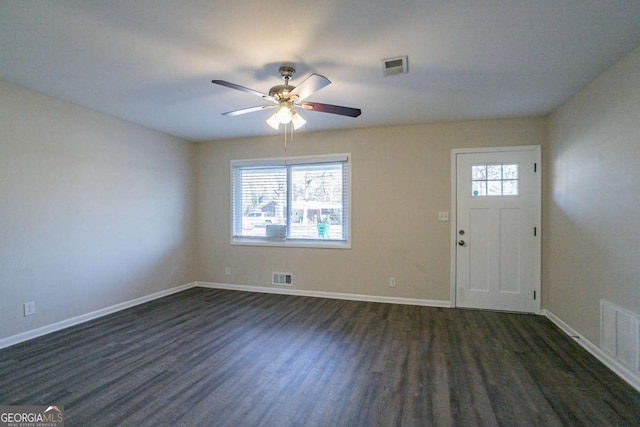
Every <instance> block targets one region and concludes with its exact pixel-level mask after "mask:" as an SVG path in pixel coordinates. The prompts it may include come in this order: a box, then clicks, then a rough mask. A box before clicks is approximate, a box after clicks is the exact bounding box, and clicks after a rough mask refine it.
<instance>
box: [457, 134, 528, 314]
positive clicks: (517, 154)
mask: <svg viewBox="0 0 640 427" xmlns="http://www.w3.org/2000/svg"><path fill="white" fill-rule="evenodd" d="M453 155H454V156H455V163H454V165H455V175H454V179H455V191H456V195H455V200H456V207H455V211H456V218H455V231H454V233H455V248H456V249H455V300H456V306H459V307H471V308H483V309H493V310H507V311H520V312H537V311H538V310H539V308H540V303H539V294H540V290H539V287H540V231H541V230H540V199H541V180H540V147H539V146H535V147H531V146H527V147H509V148H501V149H495V151H491V149H487V150H481V151H476V152H469V151H465V152H461V151H457V150H454V153H453Z"/></svg>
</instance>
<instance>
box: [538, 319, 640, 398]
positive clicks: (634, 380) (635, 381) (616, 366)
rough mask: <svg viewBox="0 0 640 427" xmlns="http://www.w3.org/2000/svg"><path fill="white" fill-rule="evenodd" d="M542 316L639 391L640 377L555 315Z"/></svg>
mask: <svg viewBox="0 0 640 427" xmlns="http://www.w3.org/2000/svg"><path fill="white" fill-rule="evenodd" d="M542 315H543V316H546V317H547V318H548V319H549V320H551V321H552V322H553V323H555V324H556V326H558V327H559V328H560V329H562V331H563V332H564V333H566V334H567V335H569V336H570V337H572V338H574V339H575V341H576V342H577V343H578V344H580V345H581V346H582V347H583V348H584V349H585V350H587V351H588V352H589V353H591V354H592V355H593V356H594V357H595V358H596V359H598V360H599V361H600V362H602V363H603V364H604V365H605V366H606V367H608V368H609V369H611V370H612V371H613V372H615V373H616V374H617V375H618V376H619V377H620V378H622V379H623V380H625V381H626V382H627V383H629V385H630V386H631V387H633V388H635V389H636V390H638V391H640V377H639V376H638V375H636V374H634V373H633V372H631V371H630V370H629V369H627V368H626V367H625V366H622V365H621V364H620V363H618V361H616V360H615V359H613V358H612V357H611V356H609V355H608V354H607V353H605V352H604V351H602V349H600V347H598V346H597V345H595V344H594V343H592V342H591V341H589V340H588V339H587V338H585V337H583V336H582V335H581V334H579V333H578V332H577V331H576V330H575V329H573V328H572V327H571V326H569V325H567V324H566V323H565V322H564V321H562V319H560V318H559V317H557V316H556V315H555V314H553V313H552V312H550V311H549V310H547V309H543V310H542Z"/></svg>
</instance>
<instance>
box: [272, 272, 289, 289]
mask: <svg viewBox="0 0 640 427" xmlns="http://www.w3.org/2000/svg"><path fill="white" fill-rule="evenodd" d="M271 276H272V279H271V284H272V285H280V286H293V275H292V274H291V273H271Z"/></svg>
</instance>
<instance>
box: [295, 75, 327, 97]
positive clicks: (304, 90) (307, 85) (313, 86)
mask: <svg viewBox="0 0 640 427" xmlns="http://www.w3.org/2000/svg"><path fill="white" fill-rule="evenodd" d="M330 84H331V80H329V79H328V78H326V77H325V76H321V75H320V74H315V73H314V74H311V75H310V76H309V77H307V78H306V79H304V80H303V81H302V83H300V84H299V85H298V86H296V88H295V89H294V90H292V91H291V95H297V96H298V99H297V102H300V101H302V100H304V99H306V98H308V97H309V96H311V95H313V94H314V93H315V92H317V91H319V90H320V89H322V88H323V87H325V86H329V85H330Z"/></svg>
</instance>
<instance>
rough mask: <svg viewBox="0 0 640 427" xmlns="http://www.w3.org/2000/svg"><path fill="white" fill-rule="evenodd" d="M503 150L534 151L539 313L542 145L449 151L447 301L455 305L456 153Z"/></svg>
mask: <svg viewBox="0 0 640 427" xmlns="http://www.w3.org/2000/svg"><path fill="white" fill-rule="evenodd" d="M504 151H535V157H536V165H537V170H536V172H537V173H536V176H535V181H536V187H537V189H538V192H539V201H538V206H536V209H535V210H536V211H535V212H534V216H535V223H536V231H537V233H536V234H537V237H538V238H537V239H535V245H536V246H535V255H534V256H535V260H534V262H535V264H536V267H535V277H534V290H535V292H536V299H535V301H534V313H535V314H540V313H541V301H542V289H541V287H542V286H541V284H542V146H541V145H516V146H504V147H478V148H453V149H452V150H451V216H450V218H451V238H450V241H449V246H450V248H451V254H450V258H451V273H450V277H451V284H450V286H451V290H450V292H451V293H450V297H449V298H450V302H451V307H452V308H455V307H456V306H457V300H456V275H457V265H456V258H457V257H456V251H457V241H458V235H457V230H458V229H457V221H458V215H457V214H458V210H457V204H458V194H457V188H458V170H457V169H458V166H457V165H458V163H457V156H458V154H475V153H478V154H479V153H491V152H504Z"/></svg>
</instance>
